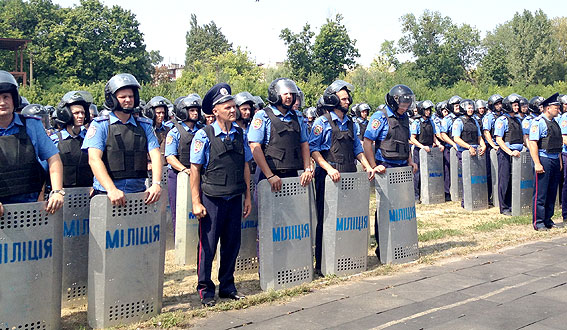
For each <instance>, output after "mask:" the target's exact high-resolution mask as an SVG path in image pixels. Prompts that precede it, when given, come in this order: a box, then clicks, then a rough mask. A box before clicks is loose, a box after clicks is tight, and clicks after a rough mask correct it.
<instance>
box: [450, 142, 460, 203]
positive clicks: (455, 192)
mask: <svg viewBox="0 0 567 330" xmlns="http://www.w3.org/2000/svg"><path fill="white" fill-rule="evenodd" d="M450 166H451V189H450V190H449V191H450V193H451V200H452V201H453V202H455V201H460V200H461V199H462V198H463V167H462V166H461V164H459V158H458V157H457V150H455V148H451V162H450Z"/></svg>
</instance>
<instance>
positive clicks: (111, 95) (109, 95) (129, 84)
mask: <svg viewBox="0 0 567 330" xmlns="http://www.w3.org/2000/svg"><path fill="white" fill-rule="evenodd" d="M123 88H131V89H132V92H133V93H134V106H133V107H132V108H131V109H123V108H122V107H121V106H120V103H119V102H118V99H117V98H116V92H117V91H118V90H120V89H123ZM140 89H141V86H140V83H138V80H136V78H135V77H134V76H133V75H131V74H129V73H119V74H117V75H115V76H114V77H112V78H110V80H109V81H108V82H107V83H106V85H105V86H104V105H105V106H106V107H107V108H108V109H109V110H111V111H115V110H119V111H123V112H125V113H133V112H134V109H135V108H138V107H139V106H140Z"/></svg>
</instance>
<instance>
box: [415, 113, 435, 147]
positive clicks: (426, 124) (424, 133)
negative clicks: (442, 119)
mask: <svg viewBox="0 0 567 330" xmlns="http://www.w3.org/2000/svg"><path fill="white" fill-rule="evenodd" d="M420 125H421V128H420V132H419V136H418V137H417V141H419V143H421V144H423V145H424V146H429V147H431V146H432V145H433V125H431V120H430V119H429V118H426V119H425V121H420Z"/></svg>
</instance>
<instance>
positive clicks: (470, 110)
mask: <svg viewBox="0 0 567 330" xmlns="http://www.w3.org/2000/svg"><path fill="white" fill-rule="evenodd" d="M465 107H466V109H467V115H469V116H472V115H473V114H474V105H472V104H467V105H465Z"/></svg>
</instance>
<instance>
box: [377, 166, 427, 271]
mask: <svg viewBox="0 0 567 330" xmlns="http://www.w3.org/2000/svg"><path fill="white" fill-rule="evenodd" d="M410 192H413V171H412V168H411V167H410V166H405V167H396V168H388V169H386V173H384V174H378V175H376V209H377V210H378V244H379V247H380V261H381V262H382V263H383V264H386V263H388V264H389V263H405V262H409V261H413V260H416V259H417V258H419V249H418V246H417V218H416V211H415V199H414V196H413V194H412V193H410Z"/></svg>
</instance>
